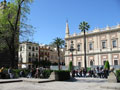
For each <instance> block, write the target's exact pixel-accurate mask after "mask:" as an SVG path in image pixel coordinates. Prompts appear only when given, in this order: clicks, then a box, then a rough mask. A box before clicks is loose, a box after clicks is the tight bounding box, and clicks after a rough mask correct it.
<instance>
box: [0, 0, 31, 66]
mask: <svg viewBox="0 0 120 90" xmlns="http://www.w3.org/2000/svg"><path fill="white" fill-rule="evenodd" d="M32 2H33V0H11V1H10V3H7V2H6V0H4V2H3V8H2V9H0V38H2V40H1V41H3V42H4V43H5V45H6V47H7V48H8V51H9V53H10V60H11V67H13V68H14V66H15V63H14V62H15V61H16V59H17V58H16V56H17V54H18V53H17V51H18V45H19V35H24V34H25V33H30V32H31V31H30V30H31V29H32V26H30V25H27V24H25V21H26V20H27V14H29V12H30V8H29V6H30V4H31V3H32ZM28 28H29V29H28ZM30 28H31V29H30ZM3 45H4V44H3ZM3 45H2V47H0V48H3Z"/></svg>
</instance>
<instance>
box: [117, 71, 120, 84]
mask: <svg viewBox="0 0 120 90" xmlns="http://www.w3.org/2000/svg"><path fill="white" fill-rule="evenodd" d="M116 76H117V81H118V82H120V70H116Z"/></svg>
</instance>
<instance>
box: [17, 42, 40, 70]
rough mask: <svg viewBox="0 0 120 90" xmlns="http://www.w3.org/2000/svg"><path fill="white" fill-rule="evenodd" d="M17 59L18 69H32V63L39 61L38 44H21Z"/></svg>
mask: <svg viewBox="0 0 120 90" xmlns="http://www.w3.org/2000/svg"><path fill="white" fill-rule="evenodd" d="M18 57H19V62H18V67H19V68H32V67H34V65H33V62H35V61H36V62H38V60H39V44H37V43H32V42H22V43H21V44H20V45H19V52H18Z"/></svg>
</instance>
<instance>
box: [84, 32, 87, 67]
mask: <svg viewBox="0 0 120 90" xmlns="http://www.w3.org/2000/svg"><path fill="white" fill-rule="evenodd" d="M84 65H85V69H87V64H86V35H85V30H84Z"/></svg>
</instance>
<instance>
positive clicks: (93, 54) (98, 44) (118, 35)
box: [65, 23, 120, 67]
mask: <svg viewBox="0 0 120 90" xmlns="http://www.w3.org/2000/svg"><path fill="white" fill-rule="evenodd" d="M83 37H84V35H83V32H81V33H79V34H76V33H74V34H73V35H70V33H69V26H68V23H66V35H65V41H66V51H65V64H66V66H68V65H69V62H70V61H72V57H71V52H70V50H69V49H70V47H71V45H73V47H74V49H75V50H74V51H73V65H74V66H78V67H84V39H83ZM86 54H87V56H86V62H87V67H92V66H98V65H99V66H101V65H104V64H105V61H106V60H108V61H109V63H110V65H112V66H114V65H120V24H118V25H117V26H113V27H109V26H107V27H106V28H103V29H99V28H95V30H93V31H90V32H86Z"/></svg>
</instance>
